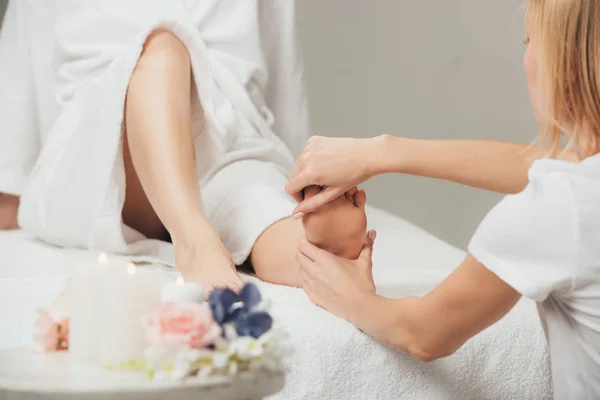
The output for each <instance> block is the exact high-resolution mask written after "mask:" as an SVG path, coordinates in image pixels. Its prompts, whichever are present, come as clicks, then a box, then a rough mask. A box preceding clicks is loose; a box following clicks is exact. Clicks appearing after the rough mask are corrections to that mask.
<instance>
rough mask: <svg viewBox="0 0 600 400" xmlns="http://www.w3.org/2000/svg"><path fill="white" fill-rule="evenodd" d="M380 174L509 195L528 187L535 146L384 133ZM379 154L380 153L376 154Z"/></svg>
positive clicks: (379, 166) (378, 168) (379, 164)
mask: <svg viewBox="0 0 600 400" xmlns="http://www.w3.org/2000/svg"><path fill="white" fill-rule="evenodd" d="M375 140H379V141H380V142H381V144H380V154H381V156H380V157H378V162H376V168H377V171H376V173H377V174H378V175H379V174H383V173H394V172H395V173H403V174H410V175H417V176H425V177H429V178H437V179H444V180H447V181H451V182H456V183H460V184H463V185H468V186H473V187H476V188H478V189H484V190H489V191H492V192H497V193H503V194H509V193H518V192H520V191H521V190H523V188H525V186H527V182H528V179H527V171H528V170H529V167H530V166H531V163H532V162H533V161H534V159H535V156H536V150H535V148H534V147H532V146H530V145H526V144H521V143H509V142H496V141H485V140H419V139H407V138H398V137H394V136H382V137H380V138H378V139H375ZM375 154H376V153H375Z"/></svg>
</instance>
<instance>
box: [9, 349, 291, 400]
mask: <svg viewBox="0 0 600 400" xmlns="http://www.w3.org/2000/svg"><path fill="white" fill-rule="evenodd" d="M284 383H285V379H284V375H283V374H282V373H270V372H266V371H257V372H252V373H246V374H245V375H240V376H237V377H235V378H228V377H211V378H208V379H203V380H200V379H197V378H189V379H186V380H184V381H152V380H150V379H149V378H147V377H146V376H144V375H143V374H141V373H135V372H113V371H108V370H106V369H104V368H103V367H101V366H100V365H94V364H83V363H76V362H72V361H70V360H69V355H68V353H66V352H60V353H46V354H44V353H38V352H35V351H33V350H27V349H11V350H0V399H2V400H29V399H36V400H41V399H44V400H46V399H77V400H79V399H81V400H88V399H94V400H103V399H124V400H132V399H144V400H158V399H160V400H163V399H168V400H188V399H189V400H192V399H193V400H199V399H202V400H205V399H239V400H255V399H262V398H264V397H266V396H268V395H271V394H275V393H277V392H278V391H280V390H281V389H283V386H284Z"/></svg>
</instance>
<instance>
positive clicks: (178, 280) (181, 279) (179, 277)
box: [175, 276, 183, 285]
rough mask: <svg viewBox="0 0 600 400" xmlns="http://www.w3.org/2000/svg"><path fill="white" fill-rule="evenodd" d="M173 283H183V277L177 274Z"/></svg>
mask: <svg viewBox="0 0 600 400" xmlns="http://www.w3.org/2000/svg"><path fill="white" fill-rule="evenodd" d="M175 283H176V284H177V285H183V277H182V276H178V277H177V279H176V280H175Z"/></svg>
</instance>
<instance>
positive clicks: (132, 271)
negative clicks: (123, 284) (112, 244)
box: [127, 262, 136, 274]
mask: <svg viewBox="0 0 600 400" xmlns="http://www.w3.org/2000/svg"><path fill="white" fill-rule="evenodd" d="M135 268H136V267H135V264H134V263H132V262H130V263H129V264H127V273H128V274H135Z"/></svg>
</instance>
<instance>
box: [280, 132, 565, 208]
mask: <svg viewBox="0 0 600 400" xmlns="http://www.w3.org/2000/svg"><path fill="white" fill-rule="evenodd" d="M538 148H539V147H538ZM542 156H544V153H543V152H540V151H539V150H536V148H535V147H534V146H530V145H526V144H519V143H507V142H497V141H483V140H418V139H408V138H401V137H395V136H389V135H382V136H378V137H375V138H372V139H349V138H326V137H313V138H311V139H310V140H309V142H308V144H307V145H306V148H305V150H304V152H303V154H302V155H301V156H300V157H299V159H298V161H297V162H296V166H295V167H294V170H293V172H292V175H291V176H290V180H289V182H288V185H287V186H286V191H287V192H288V193H289V194H290V195H292V196H295V197H296V198H297V200H298V201H301V200H302V199H301V196H299V195H298V194H299V193H300V192H301V191H302V189H304V188H305V187H307V186H310V185H320V186H324V187H325V190H323V191H322V192H321V193H319V194H318V195H316V196H314V197H312V198H310V199H307V200H305V201H302V202H301V203H300V205H299V206H298V207H297V208H296V210H295V211H294V213H297V212H313V211H316V210H317V209H319V208H320V207H321V206H323V205H324V204H327V203H328V202H329V201H332V200H333V199H335V198H336V197H338V196H340V195H341V194H343V193H345V192H346V191H347V190H348V189H350V188H352V187H354V186H357V185H359V184H360V183H362V182H364V181H365V180H367V179H369V178H371V177H373V176H376V175H380V174H385V173H401V174H412V175H418V176H425V177H430V178H438V179H445V180H448V181H452V182H457V183H461V184H464V185H469V186H473V187H476V188H479V189H485V190H490V191H493V192H498V193H504V194H509V193H518V192H520V191H521V190H523V188H524V187H525V186H526V185H527V182H528V177H527V171H528V170H529V167H530V166H531V163H532V162H533V161H534V160H535V159H536V158H540V157H542ZM571 158H572V159H574V157H571Z"/></svg>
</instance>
